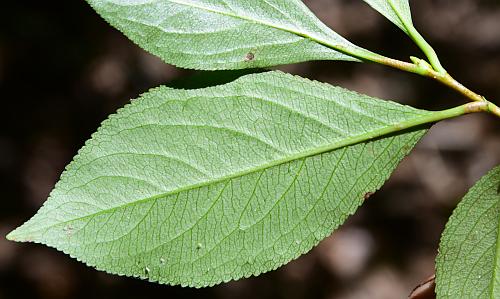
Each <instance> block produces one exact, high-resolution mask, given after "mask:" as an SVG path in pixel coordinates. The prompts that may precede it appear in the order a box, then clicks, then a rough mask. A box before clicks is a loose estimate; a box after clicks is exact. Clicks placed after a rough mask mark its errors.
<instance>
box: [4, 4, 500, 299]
mask: <svg viewBox="0 0 500 299" xmlns="http://www.w3.org/2000/svg"><path fill="white" fill-rule="evenodd" d="M306 4H307V5H308V6H309V7H310V8H311V9H312V10H313V11H314V12H315V13H317V15H318V16H319V18H320V19H322V20H323V21H324V22H325V23H327V24H328V25H330V26H331V27H333V28H334V29H335V30H336V31H337V32H339V33H341V34H342V35H344V36H345V37H347V38H349V39H350V40H352V41H354V42H355V43H357V44H359V45H361V46H363V47H366V48H368V49H371V50H374V51H378V52H381V53H383V54H385V55H387V56H390V57H394V58H399V59H402V60H408V57H409V56H410V55H418V56H422V55H421V54H420V52H419V51H418V49H417V48H416V47H415V46H413V45H412V43H411V42H410V40H409V39H408V38H406V36H405V35H404V34H403V33H402V32H401V31H399V30H398V29H397V28H396V27H395V26H393V25H392V24H390V23H389V22H388V21H387V20H385V19H384V18H383V17H382V16H380V15H378V14H377V13H376V12H374V11H372V10H371V9H370V8H369V7H368V6H366V5H365V4H364V3H363V2H362V1H361V0H356V1H352V0H349V1H347V0H344V1H341V0H309V1H306ZM411 4H412V6H413V14H414V19H415V23H416V26H417V28H419V29H420V31H421V32H422V33H423V35H424V36H426V37H427V38H428V40H429V41H430V42H431V44H433V45H434V47H435V49H436V50H437V52H438V53H439V54H440V57H441V59H442V62H443V64H444V65H445V67H447V69H448V70H449V71H450V72H451V73H452V74H453V75H454V76H455V77H456V78H457V79H459V81H461V82H463V83H464V84H465V85H467V86H469V87H471V88H472V89H474V90H477V91H479V92H481V93H482V94H483V95H485V96H486V97H488V98H490V99H491V100H492V101H496V103H497V104H498V103H499V101H500V2H499V1H498V0H490V1H486V0H485V1H474V0H433V1H431V0H419V1H411ZM280 69H282V70H285V71H287V72H291V73H295V74H299V75H301V76H305V77H308V78H312V79H316V80H320V81H324V82H329V83H332V84H335V85H340V86H344V87H347V88H351V89H354V90H357V91H359V92H363V93H366V94H369V95H372V96H378V97H381V98H385V99H394V100H396V101H399V102H401V103H405V104H410V105H414V106H416V107H420V108H426V109H443V108H447V107H452V106H456V105H458V104H460V103H462V102H464V99H463V98H462V97H461V96H460V95H458V94H456V93H454V92H453V91H450V90H448V89H447V88H445V87H443V86H440V85H439V84H437V83H435V82H432V81H431V80H428V79H425V78H419V77H418V76H416V75H411V74H405V73H403V72H400V71H396V70H391V69H387V68H385V67H382V66H377V65H369V64H356V63H345V62H311V63H302V64H297V65H292V66H283V67H280ZM193 75H194V76H198V77H199V76H203V74H199V73H195V72H192V71H186V70H180V69H176V68H175V67H173V66H169V65H167V64H164V63H162V62H161V61H159V59H157V58H155V57H153V56H151V55H149V54H147V53H146V52H144V51H142V50H141V49H139V48H138V47H137V46H135V45H134V44H132V43H131V42H130V41H128V40H127V39H126V38H125V37H124V36H122V35H121V34H120V33H119V32H117V31H116V30H114V29H113V28H111V27H110V26H108V25H107V24H106V23H105V22H104V21H103V20H101V19H100V18H99V17H98V16H97V14H96V13H95V12H94V11H92V9H91V8H90V7H89V6H88V5H87V4H86V3H85V2H84V1H83V0H77V1H4V2H3V3H2V5H1V8H0V91H1V92H0V96H1V105H2V110H1V114H2V117H1V118H0V122H1V123H0V125H1V131H0V132H1V133H0V156H1V157H2V158H1V159H0V187H1V193H2V200H1V208H0V298H2V299H3V298H138V297H140V298H143V297H144V298H145V297H153V296H155V297H156V298H221V299H223V298H292V299H293V298H297V299H298V298H328V299H334V298H335V299H337V298H343V299H348V298H349V299H351V298H352V299H358V298H360V299H363V298H375V299H377V298H380V299H392V298H405V297H406V296H408V294H409V292H410V291H411V289H412V288H413V287H415V286H416V285H417V284H419V282H421V281H423V280H425V279H426V278H427V277H428V276H429V275H431V274H433V272H434V270H433V269H434V258H435V256H436V252H437V247H438V243H439V236H440V233H441V231H442V230H443V227H444V225H445V223H446V220H447V218H448V217H449V215H450V214H451V212H452V210H453V208H454V207H455V205H456V204H457V202H458V200H459V199H460V198H461V197H462V196H463V194H464V193H465V192H466V190H467V189H468V188H469V187H470V186H471V185H472V184H473V182H474V181H475V180H476V179H478V178H479V177H480V176H481V175H483V174H484V173H485V172H486V171H487V170H488V169H490V168H492V167H493V166H494V165H496V164H498V163H500V121H499V120H498V119H495V118H493V117H491V116H489V115H486V114H481V115H470V116H465V117H461V118H459V119H456V120H451V121H446V122H444V123H440V124H438V125H436V126H434V127H433V129H432V130H431V132H430V133H429V135H428V136H427V137H426V138H425V139H424V140H423V141H422V142H420V144H419V145H418V147H417V148H416V149H415V151H414V152H413V154H412V155H411V156H410V157H409V158H407V159H406V160H405V161H404V162H403V163H402V164H401V165H400V167H399V168H398V170H397V171H396V172H395V173H394V175H393V176H392V178H391V180H390V181H389V182H388V183H387V185H386V186H385V187H384V188H383V189H382V190H381V191H379V192H378V193H377V194H375V195H374V196H373V197H371V198H370V199H369V200H368V201H367V203H366V204H365V205H364V206H363V207H362V208H361V209H360V210H359V211H358V213H357V214H356V215H355V216H353V217H352V218H351V219H350V220H349V221H348V222H347V223H346V224H345V225H344V226H342V228H341V229H340V230H339V231H337V232H335V233H334V234H333V235H332V237H330V238H328V239H326V240H324V241H323V242H322V243H321V244H320V245H319V246H318V247H317V248H315V249H314V250H312V252H310V253H309V254H307V255H304V256H302V257H301V258H299V259H298V260H296V261H294V262H291V263H290V264H288V265H286V266H284V267H282V268H280V269H279V270H277V271H273V272H271V273H267V274H264V275H261V276H260V277H257V278H251V279H246V280H242V281H239V282H232V283H228V284H225V285H221V286H217V287H214V288H209V289H201V290H194V289H183V288H180V287H171V286H165V285H156V284H150V283H146V282H143V281H140V280H136V279H132V278H123V277H117V276H111V275H107V274H105V273H101V272H97V271H96V270H94V269H91V268H88V267H86V266H84V265H83V264H80V263H78V262H77V261H75V260H73V259H70V258H69V257H68V256H66V255H64V254H62V253H60V252H57V251H55V250H53V249H49V248H46V247H43V246H40V245H33V244H16V243H12V242H8V241H6V240H5V239H4V237H3V236H5V235H6V234H7V232H9V231H10V230H11V229H13V228H14V227H16V226H18V225H20V224H21V223H22V222H23V221H25V220H27V219H28V218H29V217H30V216H32V215H33V214H34V213H35V212H36V210H37V209H38V208H39V207H40V206H41V205H42V203H43V201H45V199H46V198H47V195H48V193H49V192H50V190H51V189H52V187H53V186H54V183H55V182H56V181H57V179H58V177H59V175H60V173H61V171H62V170H63V168H64V166H65V165H66V164H67V163H68V162H69V161H70V160H71V158H72V156H73V155H74V154H75V153H76V151H77V150H78V149H79V148H80V147H81V146H82V145H83V143H84V141H85V140H86V139H88V138H89V136H90V134H91V133H92V132H94V131H95V130H96V129H97V127H98V126H99V124H100V122H101V121H102V120H104V119H105V118H106V117H107V115H109V114H110V113H113V112H115V111H116V109H117V108H119V107H121V106H123V105H124V104H125V103H127V102H128V101H129V99H131V98H135V97H137V96H138V95H139V94H140V93H142V92H145V91H146V90H147V89H149V88H152V87H155V86H158V85H160V84H168V83H169V82H172V81H174V82H176V81H175V80H179V78H189V77H190V76H193ZM225 75H228V74H225ZM229 75H231V74H229ZM214 76H215V75H214V74H210V77H212V78H213V77H214ZM177 82H178V81H177Z"/></svg>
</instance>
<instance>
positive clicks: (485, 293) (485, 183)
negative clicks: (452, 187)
mask: <svg viewBox="0 0 500 299" xmlns="http://www.w3.org/2000/svg"><path fill="white" fill-rule="evenodd" d="M436 262H437V267H436V268H437V269H436V270H437V271H436V279H437V280H436V292H437V294H438V298H477V299H481V298H488V299H493V298H500V167H496V168H495V169H493V170H492V171H490V172H489V173H488V174H487V175H486V176H484V177H483V178H482V179H481V180H480V181H479V182H477V183H476V185H475V186H474V187H472V188H471V189H470V190H469V192H468V193H467V195H465V197H464V198H463V200H462V202H461V203H460V204H459V205H458V207H457V208H456V209H455V211H454V212H453V215H452V216H451V218H450V220H449V222H448V224H447V225H446V229H445V231H444V233H443V236H442V239H441V244H440V247H439V255H438V257H437V261H436Z"/></svg>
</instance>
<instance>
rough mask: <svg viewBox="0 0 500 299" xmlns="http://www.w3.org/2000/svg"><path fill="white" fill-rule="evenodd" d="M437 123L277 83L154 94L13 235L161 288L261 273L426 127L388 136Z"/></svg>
mask: <svg viewBox="0 0 500 299" xmlns="http://www.w3.org/2000/svg"><path fill="white" fill-rule="evenodd" d="M433 115H434V113H432V112H427V111H423V110H417V109H414V108H411V107H408V106H403V105H400V104H397V103H394V102H388V101H382V100H377V99H373V98H370V97H368V96H364V95H360V94H357V93H355V92H351V91H347V90H345V89H342V88H338V87H333V86H330V85H327V84H322V83H318V82H312V81H309V80H306V79H302V78H298V77H294V76H291V75H286V74H283V73H279V72H268V73H260V74H252V75H248V76H244V77H241V78H239V79H237V80H236V81H234V82H232V83H229V84H226V85H221V86H216V87H209V88H205V89H196V90H176V89H170V88H166V87H160V88H156V89H153V90H151V91H150V92H148V93H146V94H144V95H143V96H142V97H141V98H140V99H138V100H135V101H133V102H132V103H131V104H130V105H127V106H126V107H125V108H123V109H121V110H119V112H118V113H117V114H115V115H113V116H111V117H110V119H109V120H107V121H105V122H104V123H103V125H102V126H101V128H100V129H99V130H98V132H97V133H95V134H94V135H93V136H92V139H91V140H89V141H88V142H87V143H86V145H85V146H84V147H83V148H82V149H81V150H80V152H79V154H78V155H77V156H76V157H75V158H74V161H73V162H71V164H70V165H69V166H68V167H67V169H66V171H65V172H64V173H63V175H62V177H61V180H60V181H59V182H58V183H57V185H56V187H55V189H54V190H53V191H52V193H51V195H50V198H49V199H48V201H47V202H46V203H45V204H44V206H43V207H42V208H41V209H40V210H39V212H38V213H37V214H36V215H35V216H34V217H33V218H32V219H31V220H29V221H28V222H27V223H25V224H24V225H23V226H21V227H20V228H18V229H16V230H15V231H14V232H12V233H11V234H10V235H9V236H8V238H9V239H12V240H16V241H32V242H37V243H43V244H46V245H48V246H52V247H55V248H57V249H59V250H62V251H64V252H65V253H67V254H69V255H71V256H73V257H75V258H77V259H78V260H80V261H83V262H85V263H87V264H88V265H91V266H94V267H96V268H97V269H100V270H105V271H107V272H110V273H117V274H121V275H128V276H136V277H141V278H144V279H148V280H150V281H158V282H161V283H168V284H181V285H186V286H195V287H203V286H210V285H214V284H217V283H220V282H223V281H228V280H231V279H239V278H241V277H248V276H251V275H258V274H260V273H263V272H266V271H270V270H273V269H276V268H277V267H279V266H281V265H283V264H285V263H287V262H289V261H290V260H292V259H295V258H297V257H298V256H299V255H300V254H302V253H305V252H307V251H309V250H310V249H311V248H312V247H313V246H315V245H316V244H317V243H318V242H319V241H320V240H322V239H323V238H325V237H326V236H328V235H329V234H331V232H332V231H333V230H334V229H336V228H337V227H338V226H339V225H340V224H342V223H343V222H344V221H345V219H346V218H347V217H348V216H349V215H351V214H352V213H353V212H354V211H355V210H356V209H357V208H358V206H359V205H360V204H361V203H362V202H363V200H364V198H365V196H366V195H369V194H371V192H374V191H376V190H377V189H379V188H380V187H381V186H382V184H383V183H384V182H385V181H386V179H387V178H388V177H389V175H390V174H391V172H392V171H393V170H394V168H395V167H396V166H397V164H398V163H399V161H400V160H401V159H402V158H403V157H404V156H405V155H406V154H407V153H408V152H409V151H410V150H411V149H412V147H413V146H414V145H415V143H416V142H417V141H418V140H419V139H420V138H421V137H422V136H423V134H424V133H425V132H426V129H425V128H422V127H419V128H415V129H410V130H407V131H404V132H399V133H397V134H396V133H394V134H392V135H388V136H386V137H380V136H381V135H384V134H388V133H391V132H397V131H398V130H401V129H404V128H405V124H408V123H412V124H413V125H414V124H415V123H424V121H421V120H423V119H428V118H429V117H430V116H433ZM369 140H371V141H369Z"/></svg>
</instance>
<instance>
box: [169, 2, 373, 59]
mask: <svg viewBox="0 0 500 299" xmlns="http://www.w3.org/2000/svg"><path fill="white" fill-rule="evenodd" d="M167 1H168V2H171V3H175V4H179V5H183V6H187V7H191V8H194V9H199V10H202V11H207V12H211V13H215V14H220V15H223V16H228V17H233V18H237V19H242V20H245V21H249V22H253V23H258V24H261V25H265V26H269V27H271V28H274V29H278V30H283V31H286V32H289V33H292V34H295V35H297V36H300V37H303V38H307V39H310V40H312V41H314V42H317V43H318V44H320V45H323V46H325V47H327V48H330V49H333V50H336V51H338V52H340V53H343V54H346V55H348V56H351V57H354V58H356V59H361V58H362V55H359V54H356V53H355V52H356V51H349V50H348V49H347V48H345V47H343V46H341V45H335V44H332V43H330V42H329V41H328V40H324V39H322V38H321V37H319V36H315V35H314V33H310V32H301V31H297V30H294V29H293V28H289V27H286V26H279V25H278V24H274V23H272V22H266V21H265V20H263V19H252V18H250V17H248V16H245V15H240V14H234V13H230V12H228V11H223V10H217V9H214V8H210V7H206V6H203V5H197V4H194V3H191V2H184V1H180V0H167ZM339 37H340V38H342V37H341V36H340V35H339ZM353 47H354V46H353ZM363 50H364V49H363ZM364 51H366V52H368V53H370V54H371V52H370V51H368V50H364Z"/></svg>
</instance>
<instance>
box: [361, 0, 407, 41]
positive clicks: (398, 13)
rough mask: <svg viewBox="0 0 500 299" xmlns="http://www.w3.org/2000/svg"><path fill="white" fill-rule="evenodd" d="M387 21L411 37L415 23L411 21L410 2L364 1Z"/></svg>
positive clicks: (393, 0)
mask: <svg viewBox="0 0 500 299" xmlns="http://www.w3.org/2000/svg"><path fill="white" fill-rule="evenodd" d="M363 1H365V2H366V3H368V5H370V6H371V7H373V8H374V9H375V10H377V11H378V12H379V13H381V14H382V15H384V16H385V17H386V18H387V19H389V20H390V21H391V22H393V23H394V24H395V25H396V26H398V27H399V28H401V30H403V31H404V32H406V34H408V35H411V34H410V31H411V29H410V28H408V27H413V21H412V19H411V10H410V3H409V2H408V0H363Z"/></svg>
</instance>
